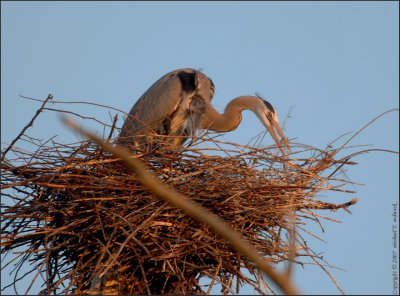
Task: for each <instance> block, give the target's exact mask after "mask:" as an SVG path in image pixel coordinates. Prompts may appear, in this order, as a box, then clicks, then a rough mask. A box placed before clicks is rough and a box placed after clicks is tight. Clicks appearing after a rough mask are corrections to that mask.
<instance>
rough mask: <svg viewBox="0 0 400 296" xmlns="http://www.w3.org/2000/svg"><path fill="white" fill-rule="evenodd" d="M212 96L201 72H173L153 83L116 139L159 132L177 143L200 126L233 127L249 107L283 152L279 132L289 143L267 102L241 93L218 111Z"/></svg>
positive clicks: (223, 129)
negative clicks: (212, 102) (213, 104)
mask: <svg viewBox="0 0 400 296" xmlns="http://www.w3.org/2000/svg"><path fill="white" fill-rule="evenodd" d="M213 96H214V84H213V82H212V81H211V79H210V78H208V77H207V76H206V75H204V74H203V73H201V72H200V71H197V70H194V69H190V68H186V69H177V70H175V71H172V72H170V73H168V74H166V75H164V76H163V77H161V78H160V79H159V80H158V81H157V82H155V83H154V84H153V85H152V86H151V87H150V88H149V89H148V90H147V91H146V92H145V93H144V94H143V95H142V96H141V98H140V99H139V100H138V101H137V102H136V104H135V105H134V106H133V107H132V109H131V111H130V112H129V116H128V118H127V119H126V120H125V123H124V125H123V127H122V130H121V133H120V135H119V138H118V142H119V143H125V142H129V141H132V139H135V138H138V135H144V136H145V139H144V141H150V139H151V138H152V137H151V135H155V134H159V135H170V136H180V137H172V138H171V142H172V144H173V146H180V145H182V144H183V142H184V141H185V139H186V138H187V137H191V136H194V135H195V133H196V131H197V130H199V129H207V130H212V131H216V132H228V131H232V130H234V129H236V128H237V127H238V125H239V124H240V122H241V120H242V115H241V113H242V111H243V110H251V111H253V112H254V113H255V114H256V115H257V117H258V118H259V119H260V121H261V123H262V124H263V125H264V126H265V127H266V128H267V129H268V130H269V132H270V134H271V136H272V138H273V139H274V141H275V142H276V144H277V146H278V147H279V149H280V150H281V152H282V153H283V154H285V153H284V151H283V148H282V145H281V143H280V141H279V139H278V135H279V136H280V137H281V138H282V140H283V142H284V144H285V146H286V147H287V148H288V147H289V144H288V142H287V139H286V138H285V136H284V134H283V132H282V130H281V128H280V126H279V121H278V116H277V114H276V111H275V109H274V107H272V105H271V104H270V103H269V102H267V101H265V100H263V99H261V98H259V97H255V96H240V97H237V98H235V99H233V100H232V101H230V102H229V104H228V105H227V106H226V108H225V111H224V113H223V114H221V113H219V112H218V111H217V110H216V109H215V108H214V107H213V106H212V105H211V99H212V98H213ZM146 139H147V140H146ZM134 141H136V140H134Z"/></svg>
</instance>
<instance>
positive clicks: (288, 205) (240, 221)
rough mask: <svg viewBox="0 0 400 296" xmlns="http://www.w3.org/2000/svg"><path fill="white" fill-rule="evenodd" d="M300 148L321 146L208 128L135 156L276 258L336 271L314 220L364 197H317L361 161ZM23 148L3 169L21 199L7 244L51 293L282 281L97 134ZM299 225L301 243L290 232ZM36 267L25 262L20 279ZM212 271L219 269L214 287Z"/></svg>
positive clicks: (5, 216) (261, 285)
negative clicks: (186, 142)
mask: <svg viewBox="0 0 400 296" xmlns="http://www.w3.org/2000/svg"><path fill="white" fill-rule="evenodd" d="M215 143H218V144H219V145H218V146H217V147H215V145H214V144H215ZM214 147H215V148H214ZM295 148H296V150H297V151H302V153H303V154H304V152H305V151H306V152H307V153H309V152H312V153H314V155H313V157H308V158H304V159H300V158H299V157H298V158H297V159H294V157H293V156H294V155H295V153H296V152H293V154H292V156H291V159H285V158H282V157H280V156H277V155H276V154H275V150H276V149H275V147H267V148H257V147H250V146H241V145H238V144H234V143H223V142H220V141H218V140H216V139H210V138H209V137H207V136H204V137H202V138H199V139H197V141H195V143H194V144H193V145H192V146H189V147H183V148H182V149H181V150H169V151H168V150H157V151H155V152H153V153H147V151H140V147H131V149H132V150H134V151H135V154H134V156H133V157H136V158H139V159H141V160H143V161H144V162H145V163H146V164H147V166H148V168H149V170H150V171H151V172H152V173H153V174H154V175H156V176H158V179H159V180H161V181H162V182H164V183H165V184H167V185H168V186H169V187H171V188H173V189H174V190H176V191H177V192H180V193H181V194H184V195H185V196H187V197H189V198H190V199H191V200H193V201H195V202H197V203H198V204H201V205H202V206H203V207H205V208H207V209H208V210H209V211H211V212H212V213H213V214H214V215H216V216H218V217H220V218H222V219H223V220H224V221H225V222H226V223H227V224H228V225H229V226H230V227H231V228H233V229H234V230H236V231H237V232H239V233H240V234H241V235H242V237H243V238H245V239H246V241H247V242H249V243H251V244H252V245H253V247H254V248H255V249H257V251H258V253H259V254H260V255H261V256H262V257H263V258H265V259H266V260H267V261H268V262H271V263H277V262H284V261H292V262H295V263H299V264H301V263H302V262H304V261H305V260H307V258H309V259H310V260H312V261H313V262H315V263H316V264H320V266H321V268H323V269H324V270H325V271H326V272H328V271H327V270H326V268H325V267H323V266H322V263H323V259H322V258H321V257H319V256H318V255H317V254H315V253H314V252H313V251H312V250H310V249H309V247H308V246H307V244H306V243H305V241H304V239H303V235H304V233H308V231H307V229H306V227H305V226H304V224H305V222H306V221H314V222H316V223H321V221H320V220H323V219H324V218H325V217H322V216H320V215H319V214H317V213H315V211H316V210H336V209H339V208H343V209H346V210H347V207H348V206H350V205H352V204H354V203H355V202H356V200H355V199H353V200H352V201H350V202H348V203H345V204H342V205H336V204H333V203H327V202H323V201H321V200H320V199H319V197H318V194H319V193H321V192H324V191H327V190H333V191H341V192H345V193H350V192H351V191H348V190H346V189H344V186H345V185H346V183H348V182H349V181H347V180H343V179H339V178H337V177H335V176H336V174H338V173H340V171H339V169H338V168H340V167H341V166H343V165H351V164H354V163H353V162H350V160H349V158H343V159H342V160H335V159H334V157H333V156H334V154H335V153H336V150H329V149H327V150H326V151H320V150H318V149H316V148H313V147H309V146H306V145H300V144H297V146H296V147H295ZM16 153H17V154H16V155H17V158H16V159H5V160H4V161H3V162H2V167H1V169H2V176H3V180H2V190H3V193H2V194H3V196H8V197H9V199H10V201H12V202H10V203H9V204H8V205H4V206H3V208H4V210H3V212H2V214H1V221H2V252H3V253H5V254H8V256H11V255H10V254H9V252H11V251H13V250H15V249H16V248H22V250H23V251H22V253H20V255H19V257H18V260H19V261H18V262H17V266H22V265H26V266H27V265H30V266H31V270H32V271H34V272H35V273H37V274H41V275H42V277H43V279H44V281H45V288H44V289H43V291H42V292H43V294H50V293H51V292H53V291H57V293H61V294H71V293H75V294H82V293H86V294H89V293H94V292H93V291H99V289H101V291H103V293H105V294H107V293H106V291H114V292H115V291H116V292H117V293H120V294H164V293H169V294H171V293H185V294H188V293H197V294H202V293H209V292H210V291H211V287H212V285H214V284H216V283H219V284H221V286H222V289H223V292H224V293H226V294H234V293H238V291H239V288H240V285H241V284H248V285H251V286H253V287H254V288H255V289H256V291H257V292H258V293H263V294H265V293H271V292H272V291H273V290H272V287H270V283H269V282H268V281H267V280H266V279H265V277H264V276H263V275H262V274H261V273H260V271H259V269H258V268H257V267H256V265H255V264H254V263H253V262H251V261H249V260H248V259H247V257H245V256H243V255H241V254H239V253H237V252H235V251H234V249H233V248H232V246H231V245H230V244H229V243H228V242H227V241H226V240H225V239H224V238H222V237H221V236H219V235H217V234H215V233H214V231H212V230H211V229H210V228H209V227H208V226H206V225H204V224H202V223H199V222H196V221H194V220H193V219H192V218H191V217H190V216H188V215H186V214H185V213H184V212H183V211H182V210H180V209H177V208H175V207H173V206H171V205H169V204H167V203H166V202H164V201H162V200H160V199H159V198H158V197H157V196H154V195H153V194H152V193H150V192H149V191H148V190H147V188H146V187H144V186H143V185H142V184H141V182H140V180H139V178H138V176H137V175H136V174H134V173H132V171H130V170H129V169H128V168H127V167H126V166H125V165H124V164H123V163H121V162H120V161H119V160H118V159H115V158H113V157H112V155H111V154H109V153H107V152H104V151H103V150H101V149H100V148H99V147H98V146H97V145H96V144H93V143H89V142H81V143H75V144H70V145H64V144H57V143H54V142H52V143H50V142H49V143H48V144H47V145H41V146H40V147H38V150H37V151H35V152H16ZM218 154H219V155H221V154H222V155H224V156H218ZM299 155H300V152H299ZM17 163H18V165H16V164H17ZM10 189H13V190H10ZM293 213H294V214H293ZM291 216H294V217H292V218H291V219H290V217H291ZM327 219H330V218H327ZM293 221H294V222H293ZM293 223H294V225H296V236H295V246H296V247H295V248H293V246H292V243H291V242H290V239H288V238H287V236H286V234H287V233H289V232H290V231H291V229H292V228H293V227H292V226H293V225H292V224H293ZM244 269H247V270H248V272H244ZM29 272H30V271H27V272H26V273H25V274H21V270H20V269H19V268H17V269H16V270H15V271H14V273H15V279H18V278H20V277H23V276H26V275H27V274H28V273H29ZM36 278H37V276H35V277H34V279H36ZM201 278H209V279H210V280H209V282H211V284H210V285H209V287H208V290H207V288H205V287H204V286H202V284H201V283H200V281H199V280H200V279H201ZM14 284H15V283H14ZM107 289H111V290H107Z"/></svg>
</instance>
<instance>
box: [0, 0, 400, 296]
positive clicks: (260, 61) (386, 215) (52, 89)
mask: <svg viewBox="0 0 400 296" xmlns="http://www.w3.org/2000/svg"><path fill="white" fill-rule="evenodd" d="M398 9H399V3H398V2H381V1H379V2H378V1H377V2H372V1H371V2H370V1H368V2H361V1H360V2H146V3H145V2H97V3H96V2H90V3H89V2H68V3H67V2H29V3H28V2H3V1H2V2H1V107H2V108H1V132H2V133H1V144H2V147H4V146H6V145H7V144H9V143H10V142H11V140H12V139H13V138H14V137H15V136H16V135H17V134H18V133H19V132H20V130H21V129H22V128H23V127H24V126H25V125H26V124H27V122H28V121H29V119H30V118H32V116H33V115H34V112H35V111H36V109H37V108H38V107H39V104H38V103H35V102H32V101H27V100H23V99H21V98H20V97H19V95H25V96H28V97H34V98H38V99H45V98H46V96H47V94H49V93H52V94H53V95H54V99H55V100H75V101H91V102H95V103H99V104H105V105H109V106H113V107H116V108H119V109H121V110H125V111H127V112H128V111H129V110H130V108H131V107H132V105H133V104H134V102H135V101H136V100H137V98H139V97H140V95H141V94H142V93H143V92H144V91H145V90H146V89H147V88H148V87H149V86H150V85H151V84H152V83H154V82H155V81H156V80H157V79H158V78H160V77H161V76H162V75H164V74H165V73H167V72H169V71H171V70H173V69H176V68H183V67H192V68H201V69H203V72H204V73H205V74H207V75H208V76H209V77H211V78H212V79H213V81H214V84H215V86H216V95H215V97H214V101H213V104H214V105H215V106H216V107H217V109H218V110H219V111H223V108H224V106H225V105H226V104H227V103H228V101H229V100H230V99H232V98H234V97H236V96H239V95H246V94H250V95H251V94H254V93H255V92H258V93H260V94H261V95H263V97H264V98H266V99H267V100H268V101H270V102H271V103H272V104H273V105H274V106H275V107H276V109H277V110H278V114H279V115H280V118H281V121H283V120H284V118H285V117H286V116H287V114H288V112H289V110H291V111H290V116H291V118H290V119H288V121H287V124H286V135H287V136H288V137H289V138H296V141H297V142H301V143H304V144H310V145H313V146H316V147H319V148H325V147H326V145H327V144H328V143H329V142H331V141H333V140H334V139H336V138H337V137H339V136H341V135H343V134H345V133H348V132H354V131H356V130H358V129H359V128H361V127H362V126H363V125H364V124H366V123H367V122H368V121H370V120H372V119H373V118H374V117H376V116H377V115H379V114H380V113H382V112H384V111H387V110H389V109H392V108H398V105H399V103H398V100H399V84H398V81H399V58H398V56H399V30H398V25H399V14H398ZM58 107H60V106H59V105H58ZM63 107H65V108H69V106H63ZM79 112H80V113H82V114H90V115H92V116H95V117H97V118H98V119H101V120H103V121H106V122H109V114H108V111H106V110H105V109H100V108H95V107H93V106H91V107H85V108H81V109H80V110H79ZM113 114H114V113H113ZM80 123H82V124H84V125H87V126H90V127H91V128H92V129H96V126H95V125H91V124H90V123H89V122H87V121H83V122H82V121H81V120H80ZM120 125H121V122H120V123H119V126H120ZM262 130H263V127H262V125H261V124H260V123H259V121H258V119H257V118H256V116H254V115H253V114H251V113H250V112H245V113H244V121H243V124H242V125H241V126H240V127H239V128H238V130H237V131H235V132H232V133H229V134H226V135H225V136H224V139H227V140H231V141H235V142H238V143H243V144H246V143H247V142H248V141H249V140H250V139H251V138H252V137H253V136H255V135H256V134H258V133H259V132H261V131H262ZM99 132H100V133H101V132H102V131H101V130H99ZM29 133H30V135H35V136H37V137H40V138H43V139H47V138H49V137H50V136H53V135H55V134H57V135H58V138H57V139H58V141H59V142H63V143H70V142H73V141H75V140H76V136H75V135H74V134H73V133H72V132H71V131H70V130H68V129H66V128H65V127H63V126H62V125H61V124H60V123H59V120H58V117H57V116H56V115H55V114H52V113H50V112H47V113H45V114H42V115H40V117H39V119H38V120H37V121H36V123H35V125H34V127H33V128H32V129H31V130H30V131H29ZM398 134H399V114H398V113H397V112H393V113H390V114H388V115H387V116H385V117H383V118H382V119H380V120H379V121H377V122H376V123H374V124H373V125H372V126H370V127H368V128H367V129H366V130H365V131H364V132H362V133H361V134H360V135H359V136H358V137H357V138H356V139H355V140H354V141H353V142H352V144H353V145H361V144H370V145H372V146H370V148H383V149H391V150H395V151H398V150H399V146H398V144H399V136H398ZM270 143H272V139H271V138H270V137H266V138H265V140H264V144H270ZM339 143H343V141H342V142H339ZM339 143H338V144H337V146H338V145H339ZM18 145H19V146H21V147H24V144H23V143H19V144H18ZM353 151H354V150H353ZM344 153H345V152H343V153H341V154H340V155H341V156H344ZM353 160H355V161H357V162H358V165H357V166H353V167H349V168H348V170H347V172H346V174H347V176H348V177H349V178H350V179H351V180H352V181H355V182H360V183H363V184H365V186H356V187H355V188H349V189H356V190H357V193H356V194H354V195H350V194H344V193H340V194H338V193H336V194H331V193H328V194H327V200H330V201H335V202H337V203H342V202H345V201H347V200H350V199H351V198H353V197H357V198H359V203H358V204H357V205H355V206H353V207H352V208H351V210H352V212H353V214H352V215H350V214H348V213H346V212H344V211H338V212H336V213H328V212H327V213H325V214H328V215H329V216H330V217H333V218H338V219H340V220H341V221H342V223H333V222H324V227H325V233H320V232H318V231H317V233H318V234H319V235H320V236H322V237H323V239H324V240H325V242H326V243H321V242H319V241H317V240H315V239H313V238H311V237H310V238H309V239H308V244H309V245H310V246H311V247H312V248H313V249H314V250H315V251H317V252H318V253H323V254H324V258H325V259H326V260H327V261H328V262H329V263H331V264H332V265H334V266H337V267H340V268H342V269H344V270H345V271H342V270H335V269H334V270H331V272H332V274H333V276H334V277H335V278H336V280H337V281H338V283H339V284H340V285H341V286H342V287H343V289H344V291H345V292H346V293H347V294H392V291H393V279H392V251H395V252H397V254H398V249H393V246H392V224H393V218H392V209H393V206H392V204H393V203H395V202H397V200H398V197H399V190H398V188H399V173H398V169H399V165H398V161H399V157H398V155H395V154H387V153H382V152H374V153H370V154H366V155H361V156H358V157H357V158H355V159H353ZM397 210H398V205H397ZM310 229H312V230H317V228H314V227H312V226H310ZM1 275H2V278H1V283H2V285H4V284H6V283H9V282H10V279H9V276H8V274H7V273H6V272H2V273H1ZM295 282H296V284H297V285H298V287H299V288H300V289H301V291H302V292H303V293H306V294H316V293H322V294H337V293H338V290H337V289H336V288H335V286H334V285H333V283H332V282H331V281H330V279H329V278H328V277H327V276H326V274H324V272H323V271H321V270H320V269H319V268H318V267H314V266H307V267H306V268H305V269H302V268H301V267H298V268H297V269H296V270H295ZM27 285H28V283H27V282H26V281H25V282H24V281H21V284H20V289H19V293H23V292H24V291H25V288H26V287H27ZM39 290H40V287H38V286H37V285H36V286H35V287H34V288H33V290H31V293H37V291H39ZM4 292H5V293H6V294H13V293H14V291H13V290H12V289H11V288H10V289H7V290H6V291H4ZM217 292H218V291H217ZM242 293H250V294H252V293H253V291H252V290H249V289H246V288H244V289H242Z"/></svg>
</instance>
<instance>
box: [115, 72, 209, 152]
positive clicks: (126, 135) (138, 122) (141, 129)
mask: <svg viewBox="0 0 400 296" xmlns="http://www.w3.org/2000/svg"><path fill="white" fill-rule="evenodd" d="M213 95H214V85H213V83H212V81H211V79H209V78H208V77H207V76H205V75H204V74H203V73H201V72H200V71H197V70H194V69H190V68H186V69H178V70H175V71H172V72H170V73H168V74H166V75H164V76H163V77H161V78H160V79H159V80H158V81H156V82H155V83H154V84H153V85H152V86H151V87H150V88H149V89H148V90H147V91H146V92H145V93H144V94H143V95H142V96H141V97H140V99H139V100H138V101H137V102H136V104H135V105H134V106H133V107H132V109H131V111H130V112H129V116H128V118H127V119H126V121H125V123H124V125H123V127H122V130H121V134H120V136H119V138H120V139H121V140H120V141H123V142H127V141H129V139H130V138H131V137H135V136H136V138H137V136H138V135H145V136H146V137H147V138H149V137H151V135H154V134H160V135H171V136H186V137H190V136H194V135H195V132H196V131H197V130H198V129H200V123H201V118H202V116H203V114H204V113H205V110H206V106H207V105H208V104H210V102H211V99H212V97H213ZM184 140H185V137H182V138H175V139H173V140H172V141H174V144H175V145H180V144H182V142H183V141H184Z"/></svg>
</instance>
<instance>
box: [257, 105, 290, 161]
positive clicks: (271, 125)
mask: <svg viewBox="0 0 400 296" xmlns="http://www.w3.org/2000/svg"><path fill="white" fill-rule="evenodd" d="M258 99H259V100H260V101H261V103H260V104H257V105H258V106H257V112H256V114H257V116H258V117H259V118H260V120H261V122H262V123H263V124H264V126H265V127H266V128H267V129H268V131H269V132H270V134H271V136H272V138H273V139H274V141H275V143H276V145H277V146H278V148H279V150H280V151H281V152H282V154H283V155H286V153H285V151H284V150H283V147H282V144H281V141H283V144H284V146H285V148H286V150H287V151H290V147H289V143H288V141H287V139H286V137H285V135H284V134H283V132H282V129H281V127H280V124H279V120H278V114H277V113H276V111H275V108H274V107H273V106H272V105H271V104H270V103H269V102H267V101H265V100H263V99H261V98H258ZM279 138H280V139H279Z"/></svg>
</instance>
